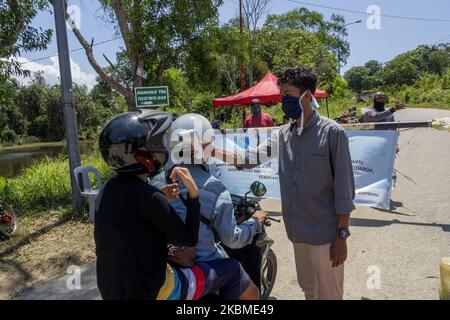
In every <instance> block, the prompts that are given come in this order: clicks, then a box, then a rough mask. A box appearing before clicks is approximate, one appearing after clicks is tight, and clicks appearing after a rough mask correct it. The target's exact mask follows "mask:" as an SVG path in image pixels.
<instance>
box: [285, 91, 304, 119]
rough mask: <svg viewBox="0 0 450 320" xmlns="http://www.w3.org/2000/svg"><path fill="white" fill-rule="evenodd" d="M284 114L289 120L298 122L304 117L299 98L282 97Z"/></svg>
mask: <svg viewBox="0 0 450 320" xmlns="http://www.w3.org/2000/svg"><path fill="white" fill-rule="evenodd" d="M281 103H282V108H283V112H284V114H285V115H286V117H287V118H289V119H294V120H297V119H298V118H300V117H301V115H302V108H301V107H300V98H299V97H287V96H283V97H282V101H281Z"/></svg>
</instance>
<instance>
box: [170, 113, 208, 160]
mask: <svg viewBox="0 0 450 320" xmlns="http://www.w3.org/2000/svg"><path fill="white" fill-rule="evenodd" d="M171 131H172V135H171V146H172V159H173V158H174V157H176V156H177V154H179V153H180V151H182V150H183V151H192V150H193V155H192V156H191V157H188V159H186V157H185V156H186V155H183V161H182V162H186V160H192V159H193V160H194V161H195V163H196V164H200V163H202V161H203V146H204V145H207V144H210V143H212V142H213V141H214V129H213V128H212V126H211V123H210V122H209V121H208V119H206V118H205V117H204V116H202V115H200V114H197V113H187V114H185V115H182V116H180V117H178V118H177V119H176V120H175V121H174V122H173V124H172V128H171ZM175 160H176V159H175ZM177 162H180V161H177Z"/></svg>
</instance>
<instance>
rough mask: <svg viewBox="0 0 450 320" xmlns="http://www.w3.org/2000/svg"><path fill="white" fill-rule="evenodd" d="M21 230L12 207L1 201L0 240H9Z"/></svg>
mask: <svg viewBox="0 0 450 320" xmlns="http://www.w3.org/2000/svg"><path fill="white" fill-rule="evenodd" d="M18 230H19V221H18V219H17V216H16V214H15V213H14V210H13V208H12V207H11V206H9V205H8V204H6V203H5V202H2V201H0V239H2V240H4V239H9V238H10V237H11V236H13V235H15V234H16V233H17V232H18Z"/></svg>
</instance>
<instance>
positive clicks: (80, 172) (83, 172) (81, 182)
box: [73, 166, 103, 221]
mask: <svg viewBox="0 0 450 320" xmlns="http://www.w3.org/2000/svg"><path fill="white" fill-rule="evenodd" d="M90 172H92V173H93V174H94V175H95V177H96V178H97V184H98V189H92V186H91V181H90V180H89V173H90ZM73 173H74V175H75V179H76V180H77V184H78V188H79V189H80V193H81V195H82V196H83V197H86V198H88V200H89V217H90V219H91V220H92V221H94V217H95V200H96V199H97V196H98V194H99V192H100V190H101V189H102V186H103V184H102V178H101V177H100V174H99V172H98V170H97V169H96V168H94V167H91V166H87V167H83V166H81V167H77V168H75V169H74V170H73Z"/></svg>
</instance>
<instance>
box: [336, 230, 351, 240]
mask: <svg viewBox="0 0 450 320" xmlns="http://www.w3.org/2000/svg"><path fill="white" fill-rule="evenodd" d="M337 235H338V236H339V238H342V239H344V240H346V239H347V238H348V237H350V231H349V230H348V229H347V228H341V229H338V231H337Z"/></svg>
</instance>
